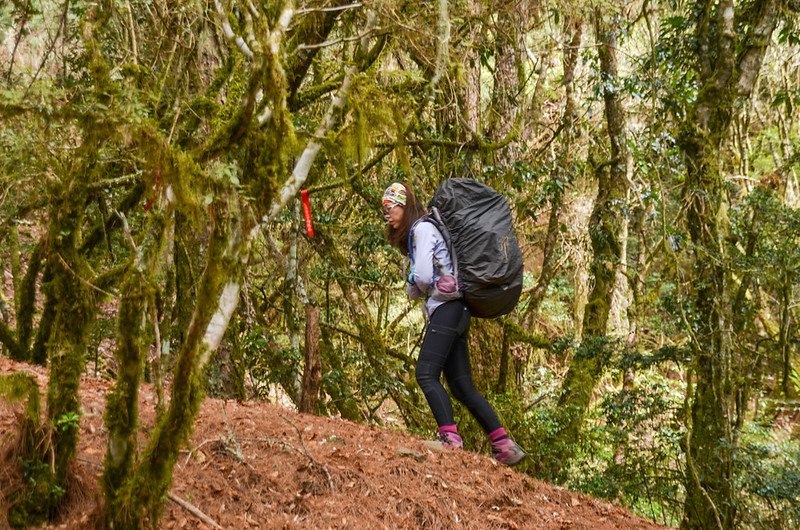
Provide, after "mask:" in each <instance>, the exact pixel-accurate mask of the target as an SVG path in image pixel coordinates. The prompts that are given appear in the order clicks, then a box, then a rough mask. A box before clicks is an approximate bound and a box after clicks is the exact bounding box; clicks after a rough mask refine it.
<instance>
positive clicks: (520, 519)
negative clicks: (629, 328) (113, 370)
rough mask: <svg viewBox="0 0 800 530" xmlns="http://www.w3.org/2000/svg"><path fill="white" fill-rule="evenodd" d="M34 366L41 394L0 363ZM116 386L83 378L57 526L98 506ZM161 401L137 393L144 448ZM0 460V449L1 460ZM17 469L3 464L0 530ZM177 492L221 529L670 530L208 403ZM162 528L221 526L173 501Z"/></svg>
mask: <svg viewBox="0 0 800 530" xmlns="http://www.w3.org/2000/svg"><path fill="white" fill-rule="evenodd" d="M17 370H25V371H27V372H29V373H31V374H33V375H34V376H35V377H36V378H37V380H38V382H39V385H40V387H41V388H42V389H43V390H44V388H45V386H46V384H47V371H46V370H44V369H42V368H38V367H32V366H29V365H25V364H20V363H14V362H12V361H9V360H7V359H5V358H0V374H2V373H9V372H12V371H17ZM110 388H111V383H110V382H109V381H107V380H104V379H100V378H96V377H91V376H84V378H83V380H82V382H81V400H82V403H83V406H84V410H83V416H82V419H81V439H80V446H79V449H78V457H77V459H76V463H75V466H74V477H73V479H72V484H71V485H70V487H69V489H68V494H67V497H68V498H67V501H66V504H65V507H64V510H63V514H62V517H61V519H60V520H59V521H57V522H56V523H54V524H53V525H51V526H50V527H49V528H84V527H86V526H87V525H88V522H89V520H90V514H91V513H92V511H94V510H95V509H96V506H97V499H98V498H99V489H98V484H97V481H98V476H99V474H100V471H101V465H102V460H103V454H104V452H105V446H106V434H105V430H104V428H103V417H102V415H103V410H104V407H105V396H106V395H107V394H108V393H109V391H110ZM154 403H155V396H154V393H153V391H152V389H151V388H150V387H148V386H145V387H144V388H143V389H142V392H141V395H140V406H141V416H142V417H141V422H142V428H141V430H140V433H141V437H140V443H141V444H142V445H143V444H144V442H145V441H146V439H147V433H148V432H149V430H150V429H151V428H152V425H153V420H154V412H153V409H154ZM18 411H19V408H18V407H16V408H12V407H11V406H9V405H8V404H7V403H3V402H0V446H2V445H8V444H9V442H10V441H11V440H13V439H14V429H15V421H16V420H15V412H18ZM0 454H2V453H0ZM12 476H13V468H12V467H10V464H9V462H0V528H3V527H5V526H7V522H6V519H5V512H4V511H3V508H4V507H5V503H4V502H3V501H4V499H3V498H2V495H3V494H4V493H5V494H7V493H8V490H9V488H10V483H11V482H12V481H11V480H10V477H12ZM172 493H173V495H174V496H175V497H176V498H177V499H179V500H183V501H186V502H188V503H189V504H190V505H193V506H195V507H196V508H198V509H199V510H201V511H202V512H203V513H204V514H206V515H207V516H208V517H210V518H211V519H213V520H214V521H216V522H217V523H218V524H219V525H220V526H222V527H223V528H233V529H240V528H359V529H362V528H469V529H473V528H552V529H567V528H569V529H573V528H574V529H579V528H587V529H589V528H590V529H592V530H603V529H633V528H637V529H639V528H662V527H661V526H658V525H655V524H653V523H651V522H649V521H647V520H644V519H641V518H639V517H637V516H635V515H632V514H631V513H629V512H628V511H626V510H624V509H622V508H619V507H617V506H614V505H611V504H609V503H607V502H602V501H598V500H596V499H592V498H590V497H587V496H585V495H581V494H577V493H573V492H570V491H567V490H564V489H561V488H558V487H554V486H551V485H549V484H545V483H542V482H539V481H537V480H534V479H532V478H530V477H529V476H527V475H524V474H522V473H518V472H515V471H514V470H512V469H509V468H506V467H504V466H502V465H499V464H497V463H496V462H494V460H492V459H491V458H490V457H489V456H488V455H482V454H476V453H472V452H467V451H442V450H440V449H436V448H435V447H432V446H431V444H430V443H426V441H425V440H422V439H420V438H417V437H414V436H411V435H409V434H406V433H402V432H397V431H387V430H381V429H378V428H375V427H369V426H365V425H359V424H356V423H352V422H349V421H343V420H340V419H336V418H325V417H316V416H310V415H305V414H298V413H296V412H293V411H291V410H288V409H284V408H280V407H277V406H274V405H270V404H267V403H262V402H243V403H238V402H232V401H221V400H217V399H207V400H206V401H205V402H204V403H203V406H202V409H201V412H200V415H199V418H198V421H197V424H196V426H195V430H194V435H193V436H192V438H191V443H190V446H188V447H186V448H185V449H184V450H183V451H182V452H181V456H180V458H179V460H178V464H177V466H176V468H175V473H174V483H173V487H172ZM159 528H203V529H206V528H212V526H210V525H209V524H206V523H203V522H202V521H201V520H200V519H199V518H198V517H197V516H195V515H193V514H192V513H190V512H189V511H188V510H187V509H186V508H185V507H182V506H181V505H179V504H178V503H177V502H176V501H174V500H170V501H168V502H167V505H166V508H165V510H164V516H163V518H162V519H161V521H160V522H159Z"/></svg>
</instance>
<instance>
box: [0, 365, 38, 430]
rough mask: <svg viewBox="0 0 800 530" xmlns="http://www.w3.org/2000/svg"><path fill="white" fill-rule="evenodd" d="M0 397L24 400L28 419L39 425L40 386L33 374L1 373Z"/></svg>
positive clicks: (19, 401) (17, 401) (9, 399)
mask: <svg viewBox="0 0 800 530" xmlns="http://www.w3.org/2000/svg"><path fill="white" fill-rule="evenodd" d="M0 397H2V398H3V399H6V400H7V401H9V402H10V403H21V402H24V403H25V418H26V420H27V421H30V422H31V423H33V424H34V425H35V426H37V427H38V426H39V422H40V419H39V413H40V410H41V405H40V399H39V387H38V385H37V384H36V380H35V379H34V378H33V376H31V375H29V374H26V373H22V372H17V373H13V374H4V375H0Z"/></svg>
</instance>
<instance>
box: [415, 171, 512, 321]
mask: <svg viewBox="0 0 800 530" xmlns="http://www.w3.org/2000/svg"><path fill="white" fill-rule="evenodd" d="M429 206H430V207H431V212H432V214H431V216H430V217H431V219H432V220H433V221H437V219H436V210H438V213H439V214H440V216H441V221H442V222H443V223H444V228H445V230H442V227H441V226H440V227H439V229H440V231H441V232H442V234H443V235H444V237H445V238H448V234H447V233H446V232H449V238H450V242H449V243H448V245H449V247H450V249H451V251H450V253H451V255H452V254H455V256H453V260H454V264H455V263H457V265H456V266H457V277H458V284H459V287H460V288H461V290H462V291H463V292H464V298H465V300H466V302H467V305H468V306H469V308H470V311H471V312H472V314H473V315H474V316H476V317H482V318H492V317H496V316H500V315H505V314H507V313H510V312H511V311H512V310H513V309H514V306H516V305H517V301H518V300H519V297H520V294H521V293H522V253H521V252H520V250H519V244H518V243H517V238H516V236H515V235H514V227H513V224H512V219H511V210H510V208H509V207H508V203H506V200H505V198H504V197H503V196H502V195H500V194H499V193H497V192H496V191H495V190H493V189H492V188H490V187H489V186H486V185H485V184H482V183H480V182H478V181H476V180H473V179H467V178H454V179H448V180H446V181H444V182H443V183H442V185H441V186H440V187H439V189H438V190H436V193H434V195H433V199H431V202H430V204H429ZM436 224H437V225H438V224H439V223H438V222H436Z"/></svg>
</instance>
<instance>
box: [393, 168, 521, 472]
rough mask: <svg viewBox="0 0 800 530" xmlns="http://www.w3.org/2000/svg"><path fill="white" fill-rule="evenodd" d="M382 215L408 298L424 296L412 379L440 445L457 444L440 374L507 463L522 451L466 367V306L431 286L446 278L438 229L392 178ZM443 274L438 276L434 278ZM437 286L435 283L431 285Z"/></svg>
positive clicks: (447, 262)
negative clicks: (405, 259)
mask: <svg viewBox="0 0 800 530" xmlns="http://www.w3.org/2000/svg"><path fill="white" fill-rule="evenodd" d="M383 209H384V217H385V218H386V221H387V223H388V225H389V226H388V228H387V235H388V239H389V243H390V244H391V245H392V246H394V247H396V248H398V249H399V250H400V252H402V253H403V255H405V256H409V257H410V258H411V271H410V273H409V275H408V278H407V292H408V295H409V296H410V297H411V298H420V297H422V296H425V313H426V316H427V319H428V329H427V331H426V332H425V337H424V338H423V340H422V347H421V348H420V352H419V359H418V360H417V367H416V372H417V382H418V383H419V386H420V387H421V388H422V391H423V393H424V394H425V398H426V399H427V400H428V405H429V406H430V407H431V411H433V416H434V418H435V419H436V423H437V424H438V425H439V440H440V441H441V442H442V445H443V446H445V447H448V448H452V449H461V448H462V447H463V442H462V440H461V437H460V436H459V435H458V429H457V428H456V424H455V420H454V418H453V406H452V403H451V402H450V398H449V396H448V395H447V392H446V391H445V389H444V387H443V386H442V383H441V382H440V380H439V379H440V377H441V374H442V372H444V376H445V378H446V379H447V384H448V386H449V387H450V391H451V392H452V393H453V397H455V398H456V399H457V400H458V401H460V402H461V403H463V404H464V405H465V406H466V407H467V409H468V410H469V411H470V413H471V414H472V415H473V416H474V417H475V419H476V420H477V421H478V423H479V424H480V425H481V427H482V428H483V430H484V431H485V432H486V434H487V435H488V436H489V440H490V441H491V443H492V453H493V454H494V457H495V459H496V460H497V461H498V462H501V463H503V464H506V465H509V466H513V465H514V464H516V463H518V462H519V461H520V460H522V459H523V458H524V457H525V452H524V451H522V449H521V448H520V447H519V446H518V445H517V444H516V443H515V442H514V441H513V440H512V439H511V438H510V437H509V435H508V433H507V432H506V430H505V429H504V428H503V426H502V425H500V420H499V419H498V418H497V414H496V413H495V411H494V409H493V408H492V406H491V405H490V404H489V402H488V401H486V398H484V397H483V396H482V395H481V394H480V393H479V392H478V391H477V390H476V389H475V386H474V385H473V383H472V369H471V368H470V364H469V354H468V351H467V332H468V331H469V325H470V318H471V316H470V312H469V308H468V307H467V305H466V303H464V301H463V300H461V299H456V300H449V301H448V300H445V299H443V298H447V297H442V296H440V295H437V296H435V297H434V296H431V293H432V292H434V291H448V289H447V288H446V287H445V288H443V286H442V284H443V283H446V282H447V280H450V281H452V276H451V274H452V261H451V259H450V252H449V251H448V249H447V245H446V244H445V242H444V238H443V237H442V234H441V233H440V232H439V230H438V229H437V228H436V227H435V226H434V225H433V224H432V223H430V222H427V220H426V218H425V209H424V208H423V207H422V205H421V204H420V203H419V201H418V200H417V198H416V197H415V196H414V194H413V192H412V191H411V189H410V188H409V187H408V186H406V185H405V184H402V183H400V182H395V183H393V184H392V185H391V186H389V187H388V188H386V191H385V192H384V194H383ZM443 277H444V281H440V280H441V279H442V278H443ZM437 282H438V287H439V289H435V288H434V286H437Z"/></svg>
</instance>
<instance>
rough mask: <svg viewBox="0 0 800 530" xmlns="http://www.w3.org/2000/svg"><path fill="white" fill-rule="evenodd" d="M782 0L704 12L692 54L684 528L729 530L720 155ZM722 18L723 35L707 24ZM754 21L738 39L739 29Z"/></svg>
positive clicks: (728, 355) (732, 516)
mask: <svg viewBox="0 0 800 530" xmlns="http://www.w3.org/2000/svg"><path fill="white" fill-rule="evenodd" d="M778 5H779V2H778V1H777V0H761V1H757V2H754V3H752V4H746V5H744V6H743V7H741V8H740V9H739V10H738V12H737V11H736V9H735V8H734V2H733V1H732V0H726V1H723V2H720V3H719V5H718V6H716V9H714V7H715V6H714V5H713V4H711V3H709V4H708V6H706V8H705V9H703V10H698V11H697V13H698V17H699V18H698V20H697V21H696V32H697V34H696V38H697V42H698V47H697V49H696V53H697V59H698V64H699V72H698V74H699V79H702V80H703V83H702V85H701V86H700V89H699V91H698V96H697V100H696V103H695V105H694V106H693V108H691V109H690V112H689V115H688V117H687V121H686V124H685V125H686V126H685V129H684V131H683V133H682V135H681V142H680V147H681V149H682V151H683V152H684V154H685V157H686V170H687V174H686V181H685V185H684V196H685V201H686V204H687V209H686V222H687V226H688V229H689V234H690V236H691V239H692V243H693V254H694V264H693V275H692V278H693V286H694V293H693V301H694V311H693V317H692V319H691V320H690V322H689V324H690V325H691V326H692V329H693V337H694V339H693V341H692V349H693V357H694V369H695V376H696V384H695V388H694V396H693V398H694V399H693V403H692V412H691V425H690V428H689V432H688V434H687V437H686V464H687V472H686V478H685V488H686V501H685V505H684V520H683V522H682V526H683V527H684V528H733V527H734V524H735V521H736V502H735V498H734V496H735V490H734V484H733V478H734V476H733V452H734V450H735V439H736V435H735V433H734V429H735V413H734V407H735V399H734V389H733V382H732V377H733V375H734V374H733V372H732V369H733V367H732V345H731V337H730V330H729V327H730V324H731V316H730V315H729V313H728V310H729V309H728V307H727V302H726V300H727V299H728V290H729V287H728V285H727V283H726V270H725V265H724V262H725V251H724V250H725V245H724V240H725V237H726V235H727V232H728V225H727V219H726V213H725V211H726V206H725V192H724V189H723V185H724V179H723V176H722V174H721V170H720V167H719V157H718V152H719V149H720V147H721V145H722V142H723V140H724V138H725V137H726V135H727V133H728V128H729V126H730V123H731V119H732V114H733V112H734V106H735V105H736V104H737V101H740V100H741V99H743V98H747V97H749V95H750V93H751V91H752V89H753V85H754V84H755V80H756V79H757V77H758V73H759V70H760V68H761V62H762V60H763V57H764V53H765V51H766V48H767V46H768V44H769V41H770V38H771V35H772V32H773V30H774V28H775V25H776V23H777V17H778ZM714 15H715V16H716V17H717V25H718V29H717V31H716V32H714V33H713V34H712V33H710V32H709V31H708V28H707V25H706V24H707V23H708V22H707V21H708V18H709V17H711V16H714ZM740 19H746V20H749V21H750V24H749V29H748V31H747V33H746V34H745V35H738V34H737V33H736V29H735V26H734V23H735V21H736V20H740Z"/></svg>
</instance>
